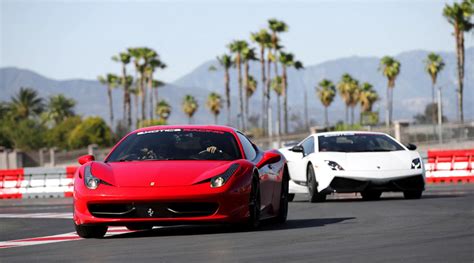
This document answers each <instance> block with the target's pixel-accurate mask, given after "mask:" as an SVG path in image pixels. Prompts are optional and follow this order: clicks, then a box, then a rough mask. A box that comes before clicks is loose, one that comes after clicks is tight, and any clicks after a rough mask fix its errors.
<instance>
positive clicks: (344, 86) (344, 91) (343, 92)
mask: <svg viewBox="0 0 474 263" xmlns="http://www.w3.org/2000/svg"><path fill="white" fill-rule="evenodd" d="M353 80H354V79H353V78H352V76H351V75H349V74H348V73H345V74H343V75H342V78H341V80H340V81H339V83H338V84H337V90H338V91H339V95H340V96H341V98H342V100H343V101H344V104H346V109H345V123H346V124H348V123H349V105H350V104H351V89H352V88H351V86H352V85H353Z"/></svg>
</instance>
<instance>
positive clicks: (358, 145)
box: [318, 134, 404, 152]
mask: <svg viewBox="0 0 474 263" xmlns="http://www.w3.org/2000/svg"><path fill="white" fill-rule="evenodd" d="M318 144H319V151H320V152H391V151H403V150H404V149H403V147H402V146H401V145H400V144H399V143H397V142H396V141H394V140H393V139H392V138H390V137H388V136H386V135H383V134H330V135H321V136H319V137H318Z"/></svg>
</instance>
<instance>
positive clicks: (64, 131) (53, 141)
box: [46, 116, 82, 150]
mask: <svg viewBox="0 0 474 263" xmlns="http://www.w3.org/2000/svg"><path fill="white" fill-rule="evenodd" d="M81 122H82V120H81V117H79V116H74V117H68V118H66V119H64V120H63V121H62V122H60V123H58V124H57V125H56V126H54V127H53V128H51V129H50V130H48V131H47V133H46V144H47V145H48V146H49V147H58V148H59V149H61V150H68V149H69V148H70V147H69V136H70V135H71V133H72V131H73V130H74V129H75V128H76V127H78V126H79V125H80V124H81Z"/></svg>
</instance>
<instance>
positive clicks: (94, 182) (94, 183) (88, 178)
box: [84, 165, 107, 190]
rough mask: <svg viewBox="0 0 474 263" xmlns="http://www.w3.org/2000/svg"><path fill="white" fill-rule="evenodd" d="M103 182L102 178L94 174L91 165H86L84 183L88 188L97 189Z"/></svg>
mask: <svg viewBox="0 0 474 263" xmlns="http://www.w3.org/2000/svg"><path fill="white" fill-rule="evenodd" d="M102 182H103V181H102V180H100V179H99V178H97V177H95V176H93V175H92V173H91V166H90V165H88V166H86V167H84V184H85V185H86V187H87V188H89V189H91V190H94V189H97V187H99V184H101V183H102ZM106 184H107V183H106Z"/></svg>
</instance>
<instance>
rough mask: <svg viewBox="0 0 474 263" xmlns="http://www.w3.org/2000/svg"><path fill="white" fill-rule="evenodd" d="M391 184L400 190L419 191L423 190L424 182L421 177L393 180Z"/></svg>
mask: <svg viewBox="0 0 474 263" xmlns="http://www.w3.org/2000/svg"><path fill="white" fill-rule="evenodd" d="M392 183H393V184H394V185H395V187H397V188H398V189H400V190H420V189H424V188H425V181H424V180H423V176H422V175H416V176H410V177H406V178H402V179H398V180H393V181H392Z"/></svg>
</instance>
